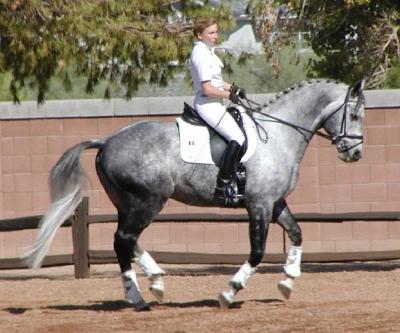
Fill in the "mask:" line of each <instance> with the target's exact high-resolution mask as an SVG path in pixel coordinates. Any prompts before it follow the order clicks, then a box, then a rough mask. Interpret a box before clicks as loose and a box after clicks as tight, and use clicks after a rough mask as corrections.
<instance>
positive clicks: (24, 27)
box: [0, 0, 234, 102]
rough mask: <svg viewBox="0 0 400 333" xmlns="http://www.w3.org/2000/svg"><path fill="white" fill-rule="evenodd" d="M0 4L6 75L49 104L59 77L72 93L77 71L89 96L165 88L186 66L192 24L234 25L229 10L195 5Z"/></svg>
mask: <svg viewBox="0 0 400 333" xmlns="http://www.w3.org/2000/svg"><path fill="white" fill-rule="evenodd" d="M176 3H177V1H167V0H159V1H155V0H136V1H134V0H132V1H128V0H110V1H105V0H96V1H78V0H54V1H39V0H0V74H4V73H9V75H11V80H10V86H9V89H10V93H11V95H12V97H13V99H14V101H15V102H17V101H19V91H20V89H21V88H22V87H26V86H28V87H31V88H35V89H36V90H37V100H38V102H43V101H44V99H45V97H46V92H47V91H48V90H49V84H50V82H51V79H52V78H53V77H54V76H60V77H61V78H62V81H63V86H64V88H65V89H67V90H70V89H71V88H72V84H73V83H72V82H71V71H73V72H74V74H76V75H80V76H83V77H85V78H86V86H85V91H86V92H87V93H90V92H92V91H93V90H94V88H95V87H96V86H97V85H99V83H100V82H107V83H108V84H107V86H106V87H105V91H104V96H105V97H106V98H107V97H110V89H111V86H112V85H113V84H116V83H118V85H119V86H121V87H123V89H124V95H125V97H126V98H130V97H132V95H133V94H134V93H135V92H136V91H137V89H138V87H139V84H141V83H157V84H160V85H166V84H167V82H168V81H169V80H170V79H171V78H172V77H173V75H174V73H176V71H178V70H180V68H181V67H180V66H182V64H184V63H185V62H186V59H187V57H188V53H189V52H190V48H191V41H192V32H191V31H192V22H193V20H194V19H195V18H196V17H197V16H202V15H211V16H214V17H216V18H217V19H218V22H219V24H220V26H221V28H222V29H226V28H231V27H232V25H233V24H234V20H233V18H232V16H231V15H230V11H229V10H228V8H226V7H224V6H220V7H212V6H209V5H207V3H206V4H204V5H202V4H201V5H199V4H198V2H196V1H190V0H183V1H180V2H179V11H177V10H176V8H174V5H176Z"/></svg>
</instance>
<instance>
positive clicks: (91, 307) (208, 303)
mask: <svg viewBox="0 0 400 333" xmlns="http://www.w3.org/2000/svg"><path fill="white" fill-rule="evenodd" d="M247 302H257V303H265V304H271V305H275V306H277V305H282V304H284V303H285V302H284V301H283V300H280V299H255V300H247ZM243 303H244V301H240V302H234V303H233V304H231V305H230V307H229V308H230V309H240V308H241V306H242V304H243ZM149 305H150V309H153V310H163V309H167V308H181V309H185V308H213V309H217V308H218V309H219V308H220V306H219V303H218V301H217V300H215V299H203V300H199V301H190V302H166V303H162V304H159V303H157V302H150V303H149ZM41 309H45V310H58V311H105V312H114V311H115V312H117V311H122V310H124V309H132V310H134V308H133V306H132V305H131V304H129V303H128V302H125V301H122V300H121V301H120V300H118V301H103V302H94V303H92V304H61V305H49V306H46V307H42V308H41ZM31 310H32V309H31V308H6V309H3V311H6V312H9V313H11V314H15V315H21V314H24V313H25V312H27V311H31Z"/></svg>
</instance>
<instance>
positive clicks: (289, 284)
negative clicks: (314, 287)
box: [278, 276, 294, 299]
mask: <svg viewBox="0 0 400 333" xmlns="http://www.w3.org/2000/svg"><path fill="white" fill-rule="evenodd" d="M293 285H294V278H292V277H290V276H287V277H286V279H285V280H281V281H279V282H278V290H279V291H280V292H281V294H282V295H283V297H285V298H286V299H289V298H290V294H291V293H292V289H293Z"/></svg>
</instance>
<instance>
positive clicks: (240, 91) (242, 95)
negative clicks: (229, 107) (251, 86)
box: [229, 83, 246, 104]
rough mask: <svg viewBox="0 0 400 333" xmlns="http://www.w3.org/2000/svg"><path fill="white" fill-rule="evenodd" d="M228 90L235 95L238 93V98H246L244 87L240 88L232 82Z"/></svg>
mask: <svg viewBox="0 0 400 333" xmlns="http://www.w3.org/2000/svg"><path fill="white" fill-rule="evenodd" d="M229 91H230V92H231V93H232V92H233V93H234V94H235V95H238V96H239V97H240V98H246V91H245V90H244V88H240V87H238V86H237V85H236V84H234V83H233V84H232V86H231V89H230V90H229ZM236 104H237V103H236Z"/></svg>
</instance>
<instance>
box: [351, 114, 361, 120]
mask: <svg viewBox="0 0 400 333" xmlns="http://www.w3.org/2000/svg"><path fill="white" fill-rule="evenodd" d="M359 118H360V117H359V116H358V114H355V113H351V114H350V119H351V120H354V121H356V120H358V119H359Z"/></svg>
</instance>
